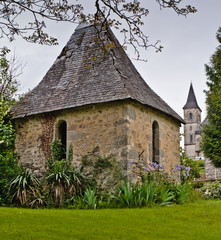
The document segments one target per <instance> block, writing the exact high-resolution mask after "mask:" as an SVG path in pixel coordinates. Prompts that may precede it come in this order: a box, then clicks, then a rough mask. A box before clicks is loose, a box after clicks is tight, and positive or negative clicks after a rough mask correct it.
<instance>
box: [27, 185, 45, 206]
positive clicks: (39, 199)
mask: <svg viewBox="0 0 221 240" xmlns="http://www.w3.org/2000/svg"><path fill="white" fill-rule="evenodd" d="M47 205H48V203H47V201H46V196H45V195H44V194H42V188H36V190H35V191H34V193H33V196H32V198H31V202H30V203H29V206H31V207H32V208H40V207H45V206H47Z"/></svg>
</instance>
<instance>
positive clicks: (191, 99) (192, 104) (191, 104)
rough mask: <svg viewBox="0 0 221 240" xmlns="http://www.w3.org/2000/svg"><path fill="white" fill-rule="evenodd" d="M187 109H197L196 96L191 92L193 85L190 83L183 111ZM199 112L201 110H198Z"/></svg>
mask: <svg viewBox="0 0 221 240" xmlns="http://www.w3.org/2000/svg"><path fill="white" fill-rule="evenodd" d="M188 108H199V109H200V107H199V106H198V103H197V100H196V96H195V93H194V90H193V84H192V82H191V83H190V89H189V94H188V98H187V101H186V104H185V105H184V107H183V109H188ZM200 111H201V109H200Z"/></svg>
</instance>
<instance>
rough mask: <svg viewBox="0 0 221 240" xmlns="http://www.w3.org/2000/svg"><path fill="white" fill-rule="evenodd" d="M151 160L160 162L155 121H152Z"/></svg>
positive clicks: (157, 127) (157, 130)
mask: <svg viewBox="0 0 221 240" xmlns="http://www.w3.org/2000/svg"><path fill="white" fill-rule="evenodd" d="M152 161H153V162H156V163H158V164H159V163H160V137H159V124H158V123H157V121H154V122H153V125H152Z"/></svg>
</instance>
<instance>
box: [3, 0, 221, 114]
mask: <svg viewBox="0 0 221 240" xmlns="http://www.w3.org/2000/svg"><path fill="white" fill-rule="evenodd" d="M87 1H88V0H87ZM93 2H94V0H93V1H91V2H90V4H92V3H93ZM188 2H189V3H190V2H191V3H192V5H194V6H195V7H196V8H197V10H198V12H197V13H195V14H191V15H188V17H186V18H185V17H182V16H177V14H176V13H174V12H173V11H172V10H167V9H165V10H162V11H161V10H160V9H159V6H158V5H157V4H156V2H155V0H146V1H145V3H144V4H145V6H146V7H148V8H149V10H150V14H149V15H148V16H147V17H146V18H145V25H144V28H143V29H144V32H145V33H146V35H148V36H150V41H152V42H154V41H156V40H161V44H162V45H163V46H164V49H163V52H162V53H155V51H154V50H153V49H152V50H151V49H149V50H148V51H146V52H145V51H144V50H143V51H142V54H143V56H145V58H146V59H148V61H147V62H140V61H134V60H133V63H134V64H135V66H136V68H137V70H138V71H139V72H140V74H141V75H142V77H143V78H144V79H145V81H146V82H147V84H148V85H149V86H150V87H151V88H152V89H153V90H154V91H155V92H156V93H157V94H158V95H159V96H160V97H161V98H163V100H164V101H166V102H167V103H168V104H169V105H170V106H171V107H172V108H173V109H174V110H175V111H176V112H177V113H178V114H179V115H180V116H183V110H182V107H183V106H184V104H185V102H186V99H187V94H188V90H189V86H190V82H191V81H192V83H193V87H194V90H195V94H196V97H197V101H198V104H199V106H200V107H201V109H202V111H203V114H202V118H204V117H205V115H206V112H205V110H206V108H205V94H204V93H203V90H204V89H206V76H205V71H204V64H205V63H208V62H209V59H210V56H211V55H212V54H213V53H214V51H215V48H216V47H217V45H218V42H217V40H216V38H215V34H216V31H217V30H218V27H219V26H221V0H212V1H211V0H210V1H209V0H192V1H186V3H188ZM75 28H76V25H73V24H70V23H63V24H61V23H55V22H53V23H49V24H48V31H49V32H50V33H51V34H53V36H56V37H57V38H58V40H59V46H40V45H37V44H31V43H26V42H25V41H24V40H21V39H17V40H16V41H14V42H13V43H12V44H9V43H8V42H6V41H5V40H4V39H0V44H1V46H3V45H7V46H8V47H9V48H11V49H12V50H15V53H16V56H17V57H18V58H19V59H20V60H21V61H22V63H23V64H26V66H25V68H24V70H23V74H22V75H21V77H20V78H19V81H20V84H21V85H20V92H26V91H27V90H28V89H32V88H34V87H35V86H36V85H37V84H38V83H39V82H40V81H41V80H42V78H43V76H44V75H45V74H46V72H47V70H49V68H50V67H51V65H52V64H53V62H54V61H55V59H56V57H57V56H58V55H59V53H60V52H61V50H62V48H63V47H64V45H65V44H66V42H67V41H68V40H69V38H70V36H71V34H72V33H73V32H74V29H75ZM117 37H118V38H119V39H121V36H119V35H117ZM128 55H129V56H130V57H134V54H133V52H132V51H131V50H129V52H128Z"/></svg>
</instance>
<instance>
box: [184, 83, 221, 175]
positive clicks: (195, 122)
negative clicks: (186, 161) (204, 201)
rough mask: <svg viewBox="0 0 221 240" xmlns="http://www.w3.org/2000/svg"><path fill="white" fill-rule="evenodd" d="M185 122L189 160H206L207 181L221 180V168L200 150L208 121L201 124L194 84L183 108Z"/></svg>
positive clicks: (185, 142)
mask: <svg viewBox="0 0 221 240" xmlns="http://www.w3.org/2000/svg"><path fill="white" fill-rule="evenodd" d="M183 110H184V120H185V122H186V124H185V125H184V147H185V152H186V154H187V156H188V157H189V158H192V159H195V160H199V159H203V160H205V177H206V178H207V179H221V168H215V167H214V166H213V165H212V163H211V161H210V160H209V159H208V158H205V157H204V154H203V151H202V150H201V148H200V142H201V139H202V128H203V125H205V124H206V123H207V119H205V120H204V121H203V122H201V112H202V111H201V109H200V107H199V106H198V103H197V100H196V96H195V93H194V90H193V85H192V83H191V84H190V89H189V94H188V97H187V102H186V104H185V105H184V107H183Z"/></svg>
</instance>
